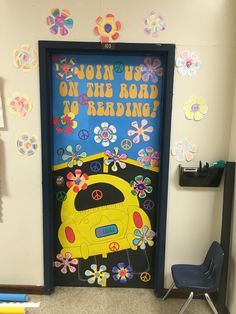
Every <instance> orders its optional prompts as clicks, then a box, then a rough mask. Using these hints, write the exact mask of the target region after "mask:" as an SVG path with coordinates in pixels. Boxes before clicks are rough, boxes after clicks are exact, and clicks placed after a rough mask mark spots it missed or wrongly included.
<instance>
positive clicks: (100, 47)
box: [39, 41, 175, 297]
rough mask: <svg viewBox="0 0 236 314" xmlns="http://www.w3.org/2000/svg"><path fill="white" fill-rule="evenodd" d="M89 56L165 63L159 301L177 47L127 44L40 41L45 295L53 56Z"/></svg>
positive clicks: (49, 254)
mask: <svg viewBox="0 0 236 314" xmlns="http://www.w3.org/2000/svg"><path fill="white" fill-rule="evenodd" d="M58 51H63V52H65V53H68V52H71V53H76V52H78V51H79V52H80V53H87V54H113V53H114V52H115V53H116V54H129V55H135V54H139V55H140V54H143V55H151V56H155V55H157V54H158V55H162V56H163V57H164V60H165V66H164V68H165V76H164V88H163V98H162V101H163V104H164V105H163V106H162V113H161V114H162V123H163V125H162V134H161V138H162V142H161V152H162V153H161V167H160V168H161V170H160V188H159V195H158V199H159V206H158V214H157V222H158V223H157V226H158V230H157V241H156V247H155V278H154V290H155V294H156V296H157V297H161V296H163V293H164V267H165V239H166V217H167V195H168V176H169V151H170V132H171V111H172V95H173V77H174V62H175V45H174V44H126V43H115V44H114V43H105V44H102V43H91V42H64V41H39V72H40V102H41V139H42V178H43V181H42V184H43V251H44V293H46V294H49V293H50V292H52V291H53V288H54V280H53V211H52V208H53V198H52V195H53V186H52V171H51V164H52V163H51V149H50V146H51V143H52V128H51V125H52V123H51V121H52V112H51V103H52V101H51V99H52V97H51V96H52V94H51V92H52V91H51V89H52V88H51V56H52V54H53V53H56V52H58Z"/></svg>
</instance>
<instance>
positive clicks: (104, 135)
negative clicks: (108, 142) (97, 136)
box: [101, 131, 109, 139]
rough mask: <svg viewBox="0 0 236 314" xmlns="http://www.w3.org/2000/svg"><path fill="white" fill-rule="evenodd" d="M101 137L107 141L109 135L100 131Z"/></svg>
mask: <svg viewBox="0 0 236 314" xmlns="http://www.w3.org/2000/svg"><path fill="white" fill-rule="evenodd" d="M101 135H102V137H103V138H105V139H107V138H108V136H109V133H108V132H107V131H102V134H101Z"/></svg>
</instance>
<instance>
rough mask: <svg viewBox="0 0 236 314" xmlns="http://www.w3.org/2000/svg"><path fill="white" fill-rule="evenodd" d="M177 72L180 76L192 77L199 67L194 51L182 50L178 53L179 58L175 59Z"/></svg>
mask: <svg viewBox="0 0 236 314" xmlns="http://www.w3.org/2000/svg"><path fill="white" fill-rule="evenodd" d="M175 64H176V67H177V71H178V73H179V74H180V75H183V76H184V75H186V74H188V75H189V76H193V75H194V74H196V73H197V70H199V69H200V67H201V61H200V59H199V55H198V54H197V53H196V52H195V51H189V50H184V51H182V52H181V53H180V57H179V58H177V59H176V62H175Z"/></svg>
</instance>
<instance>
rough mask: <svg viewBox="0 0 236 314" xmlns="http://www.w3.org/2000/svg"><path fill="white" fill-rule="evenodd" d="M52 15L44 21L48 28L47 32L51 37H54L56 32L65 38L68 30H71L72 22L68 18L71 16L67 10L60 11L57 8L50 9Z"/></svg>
mask: <svg viewBox="0 0 236 314" xmlns="http://www.w3.org/2000/svg"><path fill="white" fill-rule="evenodd" d="M51 12H52V15H49V16H48V17H47V19H46V22H47V24H48V25H49V26H50V28H49V30H50V32H51V33H52V34H53V35H56V34H57V33H58V32H60V34H61V35H62V36H65V35H67V34H68V33H69V31H68V28H72V27H73V24H74V21H73V19H71V18H69V16H70V15H71V13H70V11H69V10H68V9H62V10H61V11H60V10H59V9H58V8H52V10H51Z"/></svg>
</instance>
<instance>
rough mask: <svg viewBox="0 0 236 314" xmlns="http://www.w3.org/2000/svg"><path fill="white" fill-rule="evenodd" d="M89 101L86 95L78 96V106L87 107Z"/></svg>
mask: <svg viewBox="0 0 236 314" xmlns="http://www.w3.org/2000/svg"><path fill="white" fill-rule="evenodd" d="M88 101H89V97H88V96H87V94H81V95H79V104H80V105H87V104H88Z"/></svg>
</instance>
